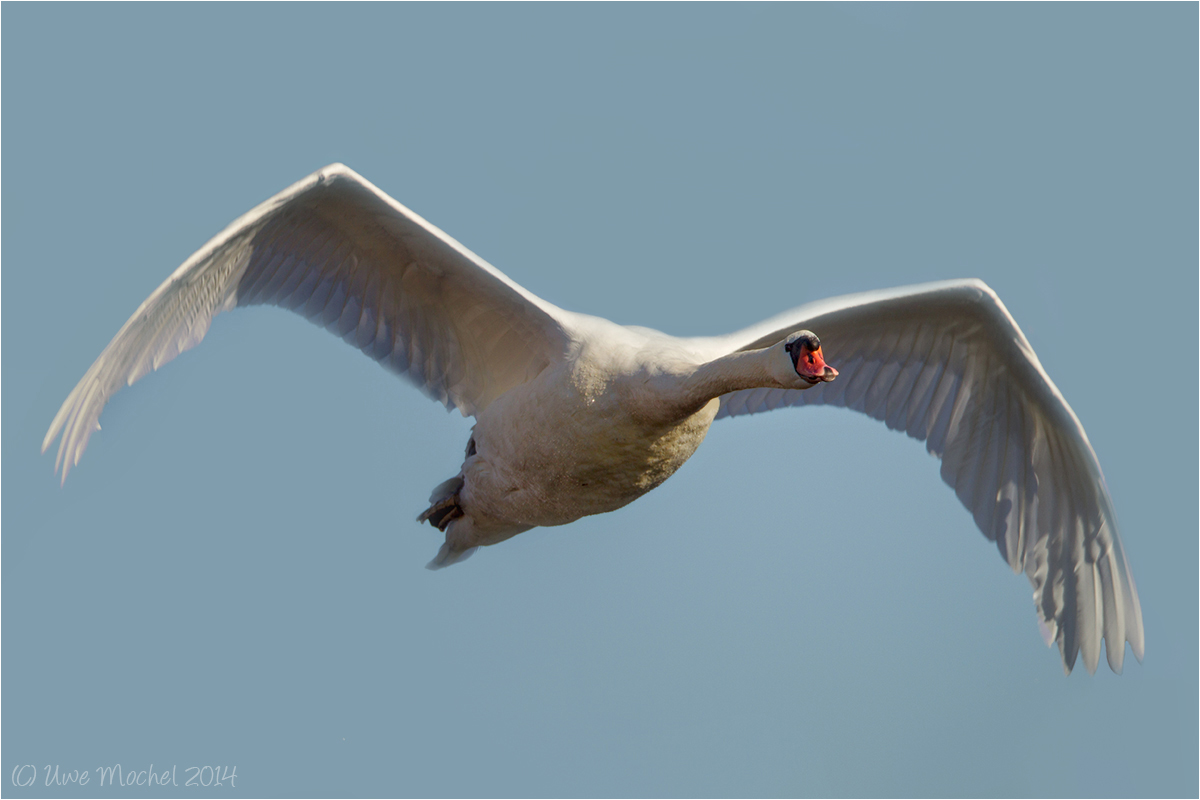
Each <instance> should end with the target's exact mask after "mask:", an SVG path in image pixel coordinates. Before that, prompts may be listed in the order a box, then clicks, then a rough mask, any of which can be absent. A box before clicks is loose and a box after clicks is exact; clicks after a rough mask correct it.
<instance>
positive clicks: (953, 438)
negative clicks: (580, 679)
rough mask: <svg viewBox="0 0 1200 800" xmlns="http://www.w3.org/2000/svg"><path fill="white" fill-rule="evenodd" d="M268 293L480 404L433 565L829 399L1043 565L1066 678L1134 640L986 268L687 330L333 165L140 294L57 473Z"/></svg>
mask: <svg viewBox="0 0 1200 800" xmlns="http://www.w3.org/2000/svg"><path fill="white" fill-rule="evenodd" d="M260 303H270V304H273V305H277V306H282V307H284V308H289V309H292V310H293V311H296V312H298V313H300V314H303V315H304V316H305V317H307V318H308V319H310V320H312V321H313V322H315V323H317V324H319V325H323V326H325V327H326V328H327V329H328V330H330V331H332V332H333V333H335V334H336V335H338V336H341V337H342V338H343V339H344V340H346V341H347V342H349V343H350V344H352V345H354V346H355V347H357V348H359V349H360V350H362V351H363V352H364V353H366V354H367V355H369V356H370V357H371V358H374V359H375V360H376V361H378V362H380V363H381V364H383V365H384V366H385V367H387V368H389V369H391V370H394V371H395V372H397V373H400V374H403V375H405V376H407V377H408V378H409V379H410V380H411V381H412V382H413V383H415V384H416V385H417V386H418V387H420V388H421V389H422V390H423V391H424V392H425V393H426V394H428V395H430V396H431V397H433V398H435V399H437V400H440V401H441V402H442V403H444V404H445V405H446V406H447V407H451V406H453V407H455V408H457V409H458V410H459V411H461V412H462V414H463V415H464V416H467V415H473V416H474V417H475V418H476V422H475V427H474V429H473V431H472V435H471V437H470V440H469V441H468V442H467V447H466V458H465V460H464V461H463V465H462V470H461V472H460V473H459V474H458V475H456V476H455V477H453V478H451V479H450V480H448V481H445V482H444V483H442V484H441V485H439V486H438V487H437V488H436V489H434V490H433V494H432V495H431V497H430V499H429V502H430V506H429V508H428V509H427V510H426V511H425V512H424V513H422V514H421V515H420V517H419V518H418V519H419V520H422V521H428V522H429V523H430V524H431V525H435V526H436V527H437V528H438V529H439V530H441V531H444V532H445V534H446V540H445V543H444V544H443V545H442V547H441V550H440V552H439V553H438V554H437V556H436V557H435V558H434V559H433V561H431V562H430V564H429V566H430V568H433V569H436V568H440V567H444V566H447V565H450V564H453V563H455V562H457V561H461V560H463V559H464V558H466V557H467V556H468V555H470V554H471V553H472V552H474V550H475V548H477V547H479V546H481V545H491V544H496V543H497V542H501V541H504V540H505V539H508V538H509V537H512V536H515V535H516V534H518V533H521V532H522V531H526V530H529V529H530V528H532V527H534V526H538V525H565V524H566V523H568V522H572V521H574V520H577V519H579V518H580V517H583V516H587V515H589V514H600V513H603V512H606V511H612V510H614V509H617V508H620V507H621V506H624V505H626V504H627V503H630V502H632V501H633V500H636V499H637V498H638V497H640V496H641V495H643V494H645V493H646V492H648V491H650V490H651V489H653V488H654V487H656V486H658V485H659V484H660V483H662V482H663V481H665V480H666V479H667V478H669V477H670V476H671V475H672V473H674V472H675V470H677V469H679V467H680V466H681V465H682V464H683V462H684V461H686V460H687V459H688V458H689V457H690V456H691V455H692V453H694V452H695V451H696V448H697V447H698V446H699V445H700V442H701V441H702V440H703V439H704V435H705V433H706V432H707V431H708V427H709V425H711V424H712V422H713V420H714V419H719V418H721V417H729V416H737V415H739V414H755V413H758V412H760V411H768V410H771V409H776V408H781V407H784V406H803V405H814V404H816V405H836V406H843V407H845V408H850V409H854V410H856V411H861V412H864V413H866V414H869V415H870V416H872V417H874V418H875V419H878V420H882V421H884V422H885V423H886V424H887V426H888V427H889V428H892V429H893V430H900V431H904V432H905V433H907V434H908V435H909V436H911V437H913V438H914V439H918V440H923V441H924V442H925V447H926V449H927V450H928V451H929V452H930V453H932V454H934V455H936V456H938V457H939V458H941V460H942V467H941V473H942V479H943V480H945V482H946V483H947V484H949V485H950V486H951V487H952V488H953V489H954V491H955V493H956V494H957V495H958V498H959V500H960V501H962V503H963V505H964V506H966V507H967V510H969V511H970V512H971V514H972V515H973V516H974V518H975V524H976V525H978V526H979V529H980V530H981V531H982V532H983V534H984V535H985V536H986V537H987V538H988V539H991V540H992V541H994V542H995V543H996V546H997V547H998V548H999V550H1000V554H1001V555H1002V556H1003V557H1004V559H1005V560H1006V561H1007V562H1008V564H1009V566H1010V567H1012V569H1013V571H1014V572H1019V571H1022V570H1024V572H1025V574H1026V575H1027V576H1028V577H1029V581H1030V583H1032V584H1033V600H1034V604H1035V606H1036V610H1037V615H1038V621H1039V626H1040V628H1041V631H1042V634H1043V637H1044V638H1045V640H1046V643H1047V644H1049V643H1050V642H1053V641H1057V642H1058V647H1059V652H1060V654H1061V655H1062V663H1063V669H1064V671H1065V672H1067V673H1069V672H1070V671H1071V669H1072V667H1073V666H1074V665H1075V660H1076V657H1077V655H1078V654H1079V653H1080V652H1082V653H1083V662H1084V664H1085V665H1086V667H1087V669H1088V671H1089V672H1094V671H1095V670H1096V666H1097V664H1098V663H1099V658H1100V641H1101V639H1105V640H1107V642H1108V646H1107V649H1106V652H1107V656H1108V664H1109V666H1110V667H1111V668H1112V669H1113V670H1114V671H1115V672H1120V671H1121V665H1122V662H1123V660H1124V655H1125V642H1126V641H1128V642H1129V643H1130V645H1131V646H1132V647H1133V653H1134V655H1135V656H1136V657H1137V658H1138V660H1141V658H1142V653H1143V650H1144V637H1143V633H1142V614H1141V608H1140V606H1139V603H1138V596H1137V589H1136V587H1135V586H1134V582H1133V575H1132V574H1131V572H1130V570H1129V563H1128V560H1127V559H1126V557H1125V552H1124V548H1123V547H1122V546H1121V541H1120V539H1119V538H1118V535H1117V526H1116V518H1115V515H1114V513H1113V508H1112V501H1111V499H1110V498H1109V495H1108V490H1107V488H1106V486H1105V483H1104V477H1103V475H1102V474H1101V472H1100V465H1099V463H1097V461H1096V455H1095V453H1094V452H1093V451H1092V447H1091V445H1090V444H1089V443H1088V439H1087V436H1086V435H1085V434H1084V432H1083V427H1082V425H1080V423H1079V420H1078V419H1077V418H1076V417H1075V414H1074V412H1073V411H1072V410H1071V407H1070V406H1068V405H1067V401H1066V400H1065V399H1063V396H1062V395H1061V394H1060V393H1059V391H1058V389H1057V387H1055V385H1054V383H1053V381H1051V380H1050V377H1049V376H1048V375H1047V374H1046V372H1045V370H1043V369H1042V365H1041V364H1040V363H1039V362H1038V359H1037V356H1036V355H1034V352H1033V349H1032V348H1031V347H1030V345H1029V342H1028V341H1026V339H1025V336H1024V335H1023V334H1022V333H1021V330H1020V328H1018V327H1017V323H1016V322H1014V321H1013V318H1012V317H1011V316H1009V313H1008V310H1007V309H1005V307H1004V304H1003V303H1001V302H1000V298H998V297H997V296H996V294H995V293H994V292H993V291H992V290H991V289H990V288H989V287H988V286H987V285H986V284H984V283H983V282H982V281H978V280H958V281H943V282H938V283H926V284H921V285H918V286H906V287H901V288H898V289H885V290H881V291H875V292H866V293H863V294H853V295H847V296H844V297H835V298H832V299H828V300H820V301H817V302H814V303H809V304H807V305H803V306H800V307H799V308H796V309H793V310H792V311H788V312H786V313H784V314H780V315H779V316H777V317H773V318H772V319H769V320H767V321H765V322H762V323H759V324H757V325H754V326H752V327H750V328H747V329H745V330H741V331H737V332H736V333H731V334H728V335H725V336H714V337H709V338H676V337H673V336H668V335H666V334H664V333H660V332H658V331H655V330H651V329H649V328H637V327H628V326H623V325H617V324H615V323H613V322H609V321H608V320H605V319H601V318H599V317H592V316H588V315H585V314H576V313H573V312H569V311H564V310H563V309H561V308H557V307H556V306H554V305H551V304H550V303H547V302H546V301H545V300H542V299H541V298H538V297H535V296H534V295H532V294H530V293H529V292H528V291H526V290H525V289H523V288H521V287H520V286H518V285H517V284H515V283H514V282H512V281H511V280H509V279H508V278H507V277H505V276H504V275H503V274H501V273H500V271H499V270H497V269H496V268H494V267H492V266H491V265H489V264H488V263H487V262H485V261H483V260H482V259H480V258H479V257H478V256H476V255H475V254H473V253H471V252H470V251H469V250H467V249H466V248H465V247H463V246H462V245H460V244H459V243H458V242H456V241H454V240H453V239H451V238H450V237H449V236H447V235H446V234H444V233H442V232H441V231H440V230H438V229H437V228H435V227H434V226H432V225H430V224H429V223H428V222H426V221H425V220H423V219H421V218H420V217H419V216H417V215H416V214H414V213H413V212H411V211H409V210H408V209H407V208H405V207H404V206H402V205H400V204H399V203H397V202H396V201H395V200H393V199H392V198H390V197H388V196H387V195H386V194H384V193H383V192H381V191H380V190H379V189H377V188H375V187H374V186H373V185H371V184H370V183H368V182H367V181H366V180H364V179H363V178H362V177H361V176H359V175H358V174H357V173H355V172H354V171H353V170H351V169H349V168H347V167H345V166H343V165H341V164H334V165H331V166H329V167H326V168H325V169H322V170H320V171H318V172H315V173H313V174H312V175H310V176H308V177H307V178H305V179H304V180H302V181H300V182H299V183H296V184H294V185H292V186H290V187H289V188H287V189H285V190H284V191H283V192H280V193H279V194H277V195H275V196H274V197H272V198H271V199H270V200H267V201H266V202H265V203H263V204H261V205H259V206H258V207H256V208H254V209H253V210H251V211H250V212H249V213H247V214H245V215H243V216H242V217H240V218H238V219H237V220H235V221H234V222H233V224H231V225H230V226H229V227H227V228H226V229H225V230H224V231H222V232H221V233H220V234H218V235H217V236H216V238H214V239H212V240H211V241H210V242H208V244H206V245H204V247H202V248H201V249H200V250H199V251H198V252H197V253H195V254H194V255H193V256H192V257H191V258H189V259H188V260H187V261H185V262H184V263H183V265H182V266H181V267H179V269H177V270H176V271H175V273H174V274H173V275H171V277H170V278H168V279H167V281H166V282H165V283H164V284H163V285H162V286H160V287H158V289H157V290H156V291H155V292H154V294H152V295H150V297H149V298H148V299H147V300H146V301H145V302H144V303H142V305H141V306H140V307H139V308H138V310H137V311H136V312H134V315H133V316H132V317H130V319H129V321H128V322H126V323H125V325H124V327H122V328H121V330H120V331H119V332H118V333H117V335H116V337H114V338H113V340H112V341H111V342H110V343H109V345H108V347H106V348H105V349H104V352H103V353H101V354H100V357H99V358H98V359H96V362H95V363H94V364H92V366H91V367H90V368H89V369H88V371H87V372H86V373H85V374H84V376H83V379H82V380H80V381H79V384H78V385H77V386H76V387H75V389H74V390H73V391H72V392H71V394H70V395H69V396H68V397H67V399H66V402H64V403H63V405H62V408H61V409H59V412H58V414H57V415H56V416H55V417H54V421H53V422H52V423H51V424H50V430H49V431H48V432H47V433H46V438H45V440H44V441H43V443H42V451H43V452H45V450H46V448H47V447H49V446H50V444H51V443H52V442H53V441H54V439H55V438H56V437H58V436H59V434H62V441H61V443H60V444H59V448H58V457H57V459H56V461H55V470H56V471H57V470H58V469H59V468H61V469H62V480H63V482H65V481H66V477H67V473H68V472H69V470H70V468H71V467H72V466H74V465H77V464H78V463H79V458H80V456H81V455H82V454H83V451H84V448H85V447H87V443H88V439H89V437H90V436H91V435H92V432H93V431H96V430H99V428H100V425H99V418H100V412H101V411H102V410H103V408H104V406H105V404H106V403H107V402H108V400H109V398H110V397H112V396H113V394H115V393H116V391H117V390H118V389H120V388H121V387H122V386H125V385H127V384H132V383H133V382H134V381H136V380H138V379H139V378H141V377H142V376H143V375H145V374H146V373H147V372H149V371H151V370H154V369H158V368H159V367H160V366H162V365H163V364H165V363H166V362H168V361H170V360H171V359H172V358H174V357H175V356H177V355H178V354H179V353H181V352H183V351H184V350H187V349H188V348H190V347H192V346H194V345H196V344H198V343H199V342H200V340H201V339H203V338H204V334H205V332H206V331H207V330H208V326H209V323H210V322H211V321H212V318H213V317H214V316H215V315H216V314H217V313H218V312H221V311H227V310H229V309H232V308H234V307H235V306H247V305H255V304H260ZM818 334H819V336H820V338H818ZM826 347H828V348H829V349H828V350H825V348H826ZM827 362H828V363H827ZM833 364H836V368H835V367H834V366H832V365H833ZM835 379H836V380H835Z"/></svg>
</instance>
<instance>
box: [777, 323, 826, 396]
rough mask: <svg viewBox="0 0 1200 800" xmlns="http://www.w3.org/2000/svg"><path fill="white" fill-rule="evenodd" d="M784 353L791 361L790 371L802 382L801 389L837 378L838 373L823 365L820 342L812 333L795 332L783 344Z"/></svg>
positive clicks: (823, 359)
mask: <svg viewBox="0 0 1200 800" xmlns="http://www.w3.org/2000/svg"><path fill="white" fill-rule="evenodd" d="M783 349H784V352H786V353H787V354H788V357H789V358H790V359H791V360H792V369H794V370H795V371H796V374H797V375H799V376H800V380H801V381H802V382H803V384H802V387H801V388H807V387H809V386H816V385H817V384H818V383H821V382H823V381H831V380H833V379H834V378H836V377H837V375H838V371H837V370H836V369H834V368H833V367H831V366H829V365H828V364H826V363H825V356H824V355H823V354H822V353H821V340H820V339H818V338H817V335H816V334H815V333H813V332H812V331H797V332H796V333H793V334H792V335H791V336H789V337H788V338H787V339H785V340H784V342H783Z"/></svg>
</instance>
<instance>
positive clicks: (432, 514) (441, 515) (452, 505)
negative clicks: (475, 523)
mask: <svg viewBox="0 0 1200 800" xmlns="http://www.w3.org/2000/svg"><path fill="white" fill-rule="evenodd" d="M462 515H463V510H462V506H460V505H459V504H458V494H457V493H455V494H452V495H450V496H449V497H447V498H445V499H443V500H439V501H438V502H436V503H434V504H433V505H431V506H430V507H429V508H427V509H425V511H423V512H422V513H421V516H419V517H417V522H428V523H429V524H430V525H432V526H433V527H435V528H437V529H438V530H439V531H445V530H446V528H448V527H449V526H450V523H451V522H453V521H454V520H456V519H458V518H459V517H461V516H462Z"/></svg>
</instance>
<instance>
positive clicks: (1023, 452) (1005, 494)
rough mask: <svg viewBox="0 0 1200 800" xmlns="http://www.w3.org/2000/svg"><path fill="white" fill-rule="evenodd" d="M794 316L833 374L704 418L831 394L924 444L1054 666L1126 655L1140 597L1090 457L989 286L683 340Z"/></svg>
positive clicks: (925, 293) (732, 345)
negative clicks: (1032, 613) (1047, 646)
mask: <svg viewBox="0 0 1200 800" xmlns="http://www.w3.org/2000/svg"><path fill="white" fill-rule="evenodd" d="M803 328H807V329H810V330H812V331H814V332H815V333H817V335H818V336H820V337H821V341H822V345H823V349H824V352H825V355H826V358H827V360H828V361H829V362H830V363H831V364H833V365H834V366H836V367H837V368H838V369H839V371H840V377H839V378H838V379H837V380H836V381H833V382H832V383H825V384H821V385H819V386H816V387H814V388H812V389H808V390H805V391H799V390H772V391H764V390H761V389H751V390H746V391H739V392H733V393H731V394H728V395H725V396H723V397H722V398H721V410H720V412H719V413H718V418H720V417H725V416H736V415H740V414H754V413H758V412H761V411H766V410H769V409H771V408H776V407H781V406H799V405H835V406H842V407H844V408H850V409H854V410H857V411H861V412H863V413H865V414H868V415H870V416H872V417H874V418H875V419H878V420H881V421H883V422H884V423H885V424H886V425H887V426H888V427H889V428H892V429H894V430H903V431H905V432H906V433H907V434H908V435H909V436H911V437H912V438H915V439H919V440H924V441H925V447H926V449H927V450H928V451H929V452H930V453H932V454H933V455H935V456H937V457H939V458H941V459H942V467H941V475H942V479H943V480H944V481H945V482H946V483H947V484H948V485H949V486H950V487H951V488H952V489H953V490H954V492H955V494H956V495H957V496H958V498H959V500H960V502H962V504H963V505H964V506H965V507H966V508H967V509H968V511H970V513H971V515H972V517H973V518H974V520H975V524H976V525H977V526H978V528H979V529H980V531H981V532H982V533H983V534H984V535H985V536H986V537H987V538H988V539H990V540H993V541H994V542H995V543H996V547H997V550H998V551H999V552H1000V554H1001V556H1002V557H1003V558H1004V559H1005V560H1006V561H1007V562H1008V564H1009V566H1010V567H1011V568H1012V569H1013V570H1014V571H1024V572H1025V573H1026V576H1027V577H1028V578H1029V581H1030V584H1031V585H1032V587H1033V590H1034V592H1033V595H1034V604H1035V607H1036V609H1037V613H1038V621H1039V625H1040V626H1041V628H1042V630H1043V634H1044V635H1046V636H1047V643H1049V642H1053V641H1057V643H1058V646H1059V652H1060V654H1061V656H1062V661H1063V668H1064V670H1066V671H1067V672H1070V670H1071V668H1072V667H1073V666H1074V664H1075V660H1076V658H1077V656H1078V655H1079V654H1080V653H1082V655H1083V662H1084V665H1085V666H1086V667H1087V669H1088V671H1095V669H1096V665H1097V664H1098V661H1099V652H1100V646H1101V641H1106V642H1107V643H1108V646H1107V653H1108V662H1109V665H1110V666H1111V667H1112V669H1113V670H1115V671H1120V669H1121V666H1122V661H1123V657H1124V643H1125V642H1126V641H1128V642H1129V643H1130V645H1131V646H1132V648H1133V652H1134V655H1135V656H1137V658H1138V659H1141V657H1142V652H1143V649H1144V638H1143V632H1142V618H1141V607H1140V604H1139V603H1138V599H1137V589H1136V586H1135V585H1134V582H1133V576H1132V574H1131V572H1130V570H1129V563H1128V558H1127V557H1126V555H1125V552H1124V548H1123V547H1122V545H1121V541H1120V538H1119V536H1118V534H1117V526H1116V517H1115V515H1114V513H1113V510H1112V501H1111V498H1110V497H1109V495H1108V490H1107V487H1106V485H1105V483H1104V476H1103V473H1102V472H1101V471H1100V465H1099V464H1098V463H1097V461H1096V456H1095V453H1094V452H1093V451H1092V447H1091V445H1090V443H1089V442H1088V440H1087V436H1086V434H1085V433H1084V431H1083V427H1082V426H1081V425H1080V424H1079V420H1078V419H1077V418H1076V417H1075V414H1074V412H1073V411H1072V410H1071V408H1070V406H1069V405H1067V403H1066V401H1065V400H1064V399H1063V397H1062V395H1061V394H1060V393H1059V391H1058V389H1057V387H1055V386H1054V383H1053V382H1052V381H1051V380H1050V378H1049V376H1047V375H1046V373H1045V370H1044V369H1042V366H1041V364H1040V363H1039V362H1038V360H1037V356H1036V355H1034V353H1033V349H1032V348H1031V347H1030V346H1029V342H1028V341H1027V340H1026V339H1025V336H1024V335H1023V334H1022V333H1021V330H1020V328H1019V327H1018V326H1017V324H1016V322H1014V321H1013V319H1012V317H1011V316H1010V315H1009V314H1008V311H1007V309H1005V308H1004V305H1003V303H1001V302H1000V300H999V298H998V297H996V295H995V293H994V292H992V290H991V289H990V288H988V287H987V286H986V285H985V284H983V283H982V282H980V281H971V280H969V281H948V282H943V283H938V284H926V285H922V286H913V287H904V288H900V289H891V290H884V291H880V292H870V293H866V294H862V295H850V296H847V297H839V298H832V299H830V300H823V301H820V302H818V303H813V304H810V305H807V306H802V307H801V308H799V309H796V310H795V311H792V312H789V313H788V314H784V315H780V316H778V317H775V318H774V319H772V320H768V321H767V322H765V323H762V324H760V325H757V326H754V327H753V328H749V329H747V330H744V331H740V332H738V333H735V334H731V335H730V336H726V337H717V338H711V339H695V340H692V344H693V346H694V347H695V348H696V349H697V350H698V351H700V352H707V353H711V354H714V355H717V354H722V353H726V352H733V351H735V350H753V349H759V348H762V347H768V346H770V345H773V344H775V343H777V342H779V341H781V340H782V339H783V338H785V337H786V336H787V335H788V334H789V333H792V332H794V331H796V330H800V329H803Z"/></svg>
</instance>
